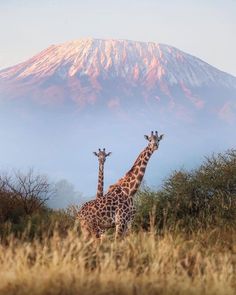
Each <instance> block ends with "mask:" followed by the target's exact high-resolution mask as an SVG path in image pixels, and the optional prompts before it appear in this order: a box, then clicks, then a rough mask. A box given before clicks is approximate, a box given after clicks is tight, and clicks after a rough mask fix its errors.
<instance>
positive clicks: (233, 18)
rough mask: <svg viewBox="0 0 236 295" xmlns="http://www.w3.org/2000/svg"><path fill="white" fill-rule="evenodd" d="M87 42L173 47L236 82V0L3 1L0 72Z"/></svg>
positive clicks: (1, 1)
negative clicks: (52, 48)
mask: <svg viewBox="0 0 236 295" xmlns="http://www.w3.org/2000/svg"><path fill="white" fill-rule="evenodd" d="M82 37H95V38H114V39H130V40H137V41H154V42H159V43H165V44H169V45H172V46H175V47H177V48H179V49H181V50H183V51H185V52H188V53H190V54H193V55H195V56H197V57H199V58H201V59H203V60H204V61H206V62H208V63H210V64H211V65H213V66H216V67H217V68H219V69H221V70H223V71H225V72H228V73H231V74H233V75H235V76H236V58H235V53H236V0H205V1H204V0H195V1H193V0H162V1H161V0H129V1H128V0H119V1H117V0H116V1H114V0H97V1H96V0H93V1H92V0H86V1H84V0H47V1H46V0H40V1H39V0H37V1H36V0H0V69H2V68H4V67H7V66H10V65H14V64H16V63H19V62H21V61H24V60H26V59H28V58H29V57H31V56H33V55H35V54H36V53H38V52H39V51H41V50H43V49H45V48H46V47H48V46H49V45H51V44H57V43H63V42H65V41H68V40H73V39H79V38H82Z"/></svg>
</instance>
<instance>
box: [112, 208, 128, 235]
mask: <svg viewBox="0 0 236 295" xmlns="http://www.w3.org/2000/svg"><path fill="white" fill-rule="evenodd" d="M122 209H123V208H122V207H121V208H119V210H118V211H117V213H116V217H115V220H116V235H115V239H116V240H117V239H118V238H122V237H123V236H124V235H125V233H126V230H127V222H126V219H125V213H124V211H123V210H122Z"/></svg>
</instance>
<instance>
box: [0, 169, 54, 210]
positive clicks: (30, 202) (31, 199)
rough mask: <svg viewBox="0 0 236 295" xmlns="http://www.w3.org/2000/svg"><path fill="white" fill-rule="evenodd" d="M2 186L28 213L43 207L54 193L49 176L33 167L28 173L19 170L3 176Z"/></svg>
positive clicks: (0, 181)
mask: <svg viewBox="0 0 236 295" xmlns="http://www.w3.org/2000/svg"><path fill="white" fill-rule="evenodd" d="M0 188H2V189H3V190H4V191H6V192H7V193H8V194H9V195H11V197H14V198H16V199H18V200H19V201H20V202H21V203H22V206H23V208H24V211H25V213H26V214H28V215H30V214H32V213H33V212H35V211H37V210H38V209H39V208H41V207H43V205H44V204H45V203H46V201H47V200H48V199H49V198H50V197H52V196H53V194H54V190H53V187H52V185H51V184H50V183H49V181H48V178H47V177H46V176H45V175H40V174H36V173H35V172H34V170H33V169H29V171H28V172H27V173H22V172H20V171H17V172H14V173H13V175H12V176H9V175H4V176H1V177H0Z"/></svg>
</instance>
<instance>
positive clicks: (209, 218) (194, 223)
mask: <svg viewBox="0 0 236 295" xmlns="http://www.w3.org/2000/svg"><path fill="white" fill-rule="evenodd" d="M136 207H137V214H136V218H135V223H134V226H135V228H138V227H141V228H143V229H145V230H146V229H148V228H150V226H152V225H153V223H155V226H156V227H157V229H159V230H163V229H176V228H180V229H182V230H187V231H192V230H197V229H201V228H208V227H215V226H230V227H232V226H235V225H236V150H230V151H227V152H226V153H224V154H218V155H212V156H211V157H208V158H206V159H205V161H204V162H203V164H202V165H201V166H200V167H199V168H198V169H196V170H193V171H191V172H187V171H175V172H174V173H173V174H172V175H171V176H170V177H169V178H168V179H167V180H166V181H165V182H164V185H163V187H162V189H161V190H160V191H158V192H153V191H151V190H150V189H144V190H143V191H140V192H138V194H137V199H136ZM150 220H151V223H150Z"/></svg>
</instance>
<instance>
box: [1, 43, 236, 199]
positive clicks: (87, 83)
mask: <svg viewBox="0 0 236 295" xmlns="http://www.w3.org/2000/svg"><path fill="white" fill-rule="evenodd" d="M235 123H236V78H235V77H233V76H232V75H229V74H227V73H224V72H222V71H220V70H218V69H216V68H214V67H212V66H211V65H209V64H207V63H206V62H204V61H202V60H200V59H198V58H196V57H194V56H192V55H189V54H187V53H184V52H183V51H181V50H178V49H176V48H174V47H171V46H168V45H163V44H156V43H144V42H135V41H126V40H100V39H81V40H78V41H72V42H67V43H64V44H61V45H52V46H50V47H49V48H48V49H45V50H44V51H42V52H41V53H39V54H37V55H36V56H34V57H32V58H31V59H29V60H27V61H25V62H23V63H21V64H18V65H16V66H13V67H10V68H7V69H4V70H1V71H0V138H1V144H0V169H4V168H6V170H9V169H12V168H13V169H27V168H28V167H35V168H36V170H39V171H41V172H42V173H47V174H48V175H49V176H50V177H51V179H53V180H55V181H56V182H58V181H59V183H60V181H61V179H66V180H67V181H69V183H70V182H71V183H73V184H74V187H75V190H73V189H70V190H66V189H65V190H64V192H65V194H70V197H69V196H65V199H66V200H69V199H73V198H74V196H75V195H76V196H77V195H78V194H77V193H76V194H75V192H77V191H81V192H82V193H83V194H85V197H87V196H92V195H95V193H96V186H97V185H96V183H97V172H98V171H97V169H98V167H97V161H96V159H94V156H93V154H92V151H94V150H96V149H97V148H103V147H105V148H107V149H108V150H110V151H112V157H110V158H109V161H107V162H106V167H105V190H106V188H107V186H108V185H110V184H112V183H114V182H115V181H116V180H117V179H119V178H120V177H121V176H122V175H124V173H125V172H127V171H128V169H129V168H130V167H131V165H132V163H133V161H134V160H135V158H136V156H137V155H138V153H139V152H140V151H141V150H142V149H143V147H144V146H145V144H146V141H145V140H144V138H143V135H144V134H147V133H149V132H150V131H151V130H158V131H159V132H161V133H164V134H165V139H164V140H163V141H162V142H161V145H160V149H159V150H158V151H157V152H156V153H155V155H154V156H153V157H152V159H151V161H150V163H149V164H148V169H147V171H146V173H145V180H146V181H147V184H149V185H155V186H156V185H159V184H160V183H161V181H162V180H163V179H164V178H165V177H166V176H167V175H168V174H169V173H170V172H171V171H173V170H174V169H180V168H181V169H182V168H188V169H189V168H194V167H196V166H197V165H198V163H199V162H201V161H202V159H203V156H204V155H209V154H211V153H212V152H221V151H224V150H226V149H228V148H235V146H236V137H235V136H232V135H233V134H235ZM66 187H70V185H69V186H66ZM60 198H61V201H60V203H61V204H62V203H63V204H64V202H62V200H63V198H64V195H61V196H60ZM66 200H64V201H66ZM56 202H59V201H56Z"/></svg>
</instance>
